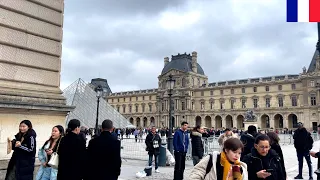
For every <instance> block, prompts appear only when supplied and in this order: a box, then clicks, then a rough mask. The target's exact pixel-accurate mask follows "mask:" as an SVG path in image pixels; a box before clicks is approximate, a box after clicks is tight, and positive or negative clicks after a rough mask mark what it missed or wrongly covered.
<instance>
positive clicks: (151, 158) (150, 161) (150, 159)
mask: <svg viewBox="0 0 320 180" xmlns="http://www.w3.org/2000/svg"><path fill="white" fill-rule="evenodd" d="M153 156H154V164H155V166H156V167H155V169H156V170H157V169H158V167H159V166H158V159H159V158H158V157H159V155H156V154H151V155H150V154H149V166H152V160H153Z"/></svg>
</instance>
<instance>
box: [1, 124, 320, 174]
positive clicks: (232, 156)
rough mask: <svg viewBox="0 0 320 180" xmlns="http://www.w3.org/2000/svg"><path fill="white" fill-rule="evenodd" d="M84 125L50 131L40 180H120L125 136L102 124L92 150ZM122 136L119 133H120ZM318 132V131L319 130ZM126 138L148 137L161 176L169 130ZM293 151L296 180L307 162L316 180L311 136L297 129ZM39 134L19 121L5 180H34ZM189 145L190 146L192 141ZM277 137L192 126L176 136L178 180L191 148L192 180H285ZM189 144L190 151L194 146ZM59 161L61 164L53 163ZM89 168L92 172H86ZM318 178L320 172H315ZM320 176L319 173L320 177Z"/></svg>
mask: <svg viewBox="0 0 320 180" xmlns="http://www.w3.org/2000/svg"><path fill="white" fill-rule="evenodd" d="M80 125H81V124H80V121H79V120H77V119H72V120H70V121H69V123H68V127H67V130H66V131H65V130H64V128H63V127H62V126H61V125H57V126H54V127H53V128H52V132H51V136H50V138H49V139H48V140H47V141H46V142H45V143H44V144H41V145H40V149H39V151H38V158H39V161H40V162H41V165H40V168H39V170H38V171H37V174H36V180H116V179H118V177H119V175H120V172H121V153H120V151H121V141H120V139H121V138H122V137H121V130H120V129H118V130H115V129H114V127H113V122H112V121H111V120H108V119H107V120H104V121H103V122H102V124H101V132H100V134H99V135H96V136H94V137H93V138H92V139H91V140H90V141H89V144H88V146H86V144H87V142H86V138H85V136H83V134H84V135H86V134H88V133H90V130H89V131H88V130H86V129H83V128H81V126H80ZM119 130H120V131H119ZM319 130H320V127H319ZM124 132H126V134H127V135H128V134H129V135H130V134H133V135H135V137H136V141H137V137H138V136H139V134H142V133H145V134H147V136H146V139H145V140H144V143H145V144H146V151H147V153H148V155H149V160H148V165H149V166H152V163H153V160H154V162H155V172H156V173H160V171H159V166H158V160H159V154H160V145H161V142H162V139H163V136H165V135H168V134H167V133H168V132H167V129H166V128H163V129H160V130H159V129H156V127H154V126H153V127H151V128H149V129H133V130H130V129H127V130H126V131H124ZM211 133H213V134H214V135H215V136H216V135H217V133H219V138H218V143H219V145H220V147H221V149H220V150H219V151H217V152H213V153H210V154H208V155H205V154H204V144H203V139H202V138H203V137H209V136H210V135H211ZM293 134H294V135H293V139H294V147H295V149H296V152H297V158H298V162H299V168H298V174H297V176H296V177H295V179H303V177H302V168H303V158H305V159H306V162H307V164H308V168H309V179H313V170H312V165H311V157H310V156H312V157H315V158H318V157H320V152H311V151H310V150H311V149H312V146H313V138H312V137H311V134H310V132H308V131H307V130H306V128H304V127H303V124H302V123H298V128H297V129H296V130H295V131H294V133H293ZM36 137H37V135H36V132H35V130H34V129H33V127H32V123H31V121H29V120H23V121H21V123H20V125H19V132H18V133H17V134H16V135H15V138H14V139H13V140H9V139H8V143H9V146H8V149H10V150H9V152H10V151H11V150H13V151H14V152H13V154H12V157H11V159H10V162H9V164H8V169H7V174H6V178H5V180H32V179H33V176H34V166H35V155H36V147H37V144H36ZM189 138H190V139H191V141H190V140H189ZM279 140H280V139H279V137H278V134H277V132H273V131H270V132H266V133H259V132H258V131H257V128H256V127H255V126H249V127H248V129H247V131H245V132H242V131H241V132H240V131H237V130H232V129H229V128H226V129H224V130H223V131H222V130H219V132H218V131H212V129H211V130H209V131H208V130H205V129H204V128H203V127H200V126H196V127H195V128H193V129H192V130H191V131H190V130H189V127H188V123H187V122H182V123H181V127H180V128H178V129H176V130H175V131H174V136H173V148H174V158H175V165H174V180H182V179H184V169H185V161H186V154H187V152H188V148H189V146H191V148H192V159H193V164H194V168H193V170H192V172H191V174H190V176H189V179H192V180H203V179H205V180H259V179H266V180H285V179H287V173H286V168H285V164H284V161H285V160H284V158H283V152H282V150H281V147H280V145H279ZM190 142H191V145H190ZM56 158H58V161H54V159H56ZM84 164H89V166H84ZM316 172H317V171H316ZM317 173H318V172H317Z"/></svg>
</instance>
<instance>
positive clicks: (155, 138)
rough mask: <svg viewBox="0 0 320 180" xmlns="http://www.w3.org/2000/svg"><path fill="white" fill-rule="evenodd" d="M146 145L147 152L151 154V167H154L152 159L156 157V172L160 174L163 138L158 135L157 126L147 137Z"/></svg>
mask: <svg viewBox="0 0 320 180" xmlns="http://www.w3.org/2000/svg"><path fill="white" fill-rule="evenodd" d="M145 143H146V146H147V149H146V150H147V151H148V154H149V166H152V159H153V156H154V163H155V170H156V173H159V170H158V161H159V158H158V157H159V154H160V145H161V138H160V136H159V134H157V132H156V127H155V126H153V127H152V128H151V132H149V134H148V135H147V137H146V141H145Z"/></svg>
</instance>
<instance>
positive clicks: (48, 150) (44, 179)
mask: <svg viewBox="0 0 320 180" xmlns="http://www.w3.org/2000/svg"><path fill="white" fill-rule="evenodd" d="M63 135H64V128H63V127H62V126H60V125H57V126H54V127H53V128H52V132H51V136H50V138H49V139H48V140H47V141H46V142H45V143H44V144H43V146H42V147H41V149H39V153H38V157H39V161H40V162H41V165H40V168H39V170H38V174H37V177H36V180H56V179H57V173H58V169H55V168H52V167H50V165H48V162H49V161H50V158H51V155H52V154H53V153H54V152H57V149H58V146H59V143H60V141H61V138H62V137H63Z"/></svg>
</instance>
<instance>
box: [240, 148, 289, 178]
mask: <svg viewBox="0 0 320 180" xmlns="http://www.w3.org/2000/svg"><path fill="white" fill-rule="evenodd" d="M265 158H267V159H266V160H267V161H268V162H269V163H268V167H263V162H262V159H261V158H260V157H259V155H258V151H257V150H256V149H255V148H252V151H251V153H249V154H247V155H246V156H245V157H244V158H243V162H245V163H246V164H247V166H248V175H249V179H250V180H253V179H255V180H260V179H261V178H258V177H257V172H259V171H261V170H263V169H273V170H274V171H273V172H272V173H271V176H269V177H267V178H265V180H285V179H286V177H285V175H284V171H283V167H282V165H281V162H280V157H279V155H278V154H277V153H276V151H274V150H273V149H270V150H269V152H268V154H267V156H266V157H265ZM261 180H262V179H261Z"/></svg>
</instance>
